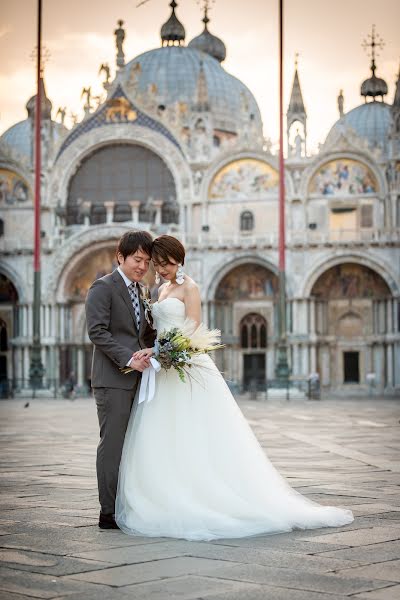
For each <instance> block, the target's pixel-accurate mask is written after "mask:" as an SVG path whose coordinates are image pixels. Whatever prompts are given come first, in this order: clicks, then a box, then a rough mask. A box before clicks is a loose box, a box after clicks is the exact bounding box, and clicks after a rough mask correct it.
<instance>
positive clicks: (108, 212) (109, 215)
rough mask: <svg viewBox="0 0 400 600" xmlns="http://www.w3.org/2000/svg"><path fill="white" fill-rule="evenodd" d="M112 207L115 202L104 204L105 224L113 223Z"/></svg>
mask: <svg viewBox="0 0 400 600" xmlns="http://www.w3.org/2000/svg"><path fill="white" fill-rule="evenodd" d="M114 206H115V202H113V201H109V202H104V208H105V209H106V223H112V222H113V221H114Z"/></svg>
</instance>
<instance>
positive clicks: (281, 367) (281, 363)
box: [275, 0, 290, 387]
mask: <svg viewBox="0 0 400 600" xmlns="http://www.w3.org/2000/svg"><path fill="white" fill-rule="evenodd" d="M285 250H286V242H285V163H284V160H283V0H279V299H278V325H279V331H278V335H279V340H278V356H277V362H276V366H275V376H276V379H277V380H278V385H279V386H280V387H287V385H288V381H289V374H290V371H289V365H288V359H287V339H286V274H285V268H286V262H285V258H286V257H285Z"/></svg>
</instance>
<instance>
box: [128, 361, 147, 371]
mask: <svg viewBox="0 0 400 600" xmlns="http://www.w3.org/2000/svg"><path fill="white" fill-rule="evenodd" d="M129 366H130V368H131V369H135V371H139V372H140V373H143V371H144V370H145V369H147V367H149V366H150V360H149V359H148V358H146V357H143V358H138V359H135V358H134V357H132V360H131V361H130V363H129Z"/></svg>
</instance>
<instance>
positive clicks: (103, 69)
mask: <svg viewBox="0 0 400 600" xmlns="http://www.w3.org/2000/svg"><path fill="white" fill-rule="evenodd" d="M102 73H104V74H105V76H106V79H105V81H103V83H108V82H109V81H110V67H109V66H108V64H107V63H102V64H101V65H100V69H99V75H101V74H102Z"/></svg>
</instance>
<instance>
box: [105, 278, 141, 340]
mask: <svg viewBox="0 0 400 600" xmlns="http://www.w3.org/2000/svg"><path fill="white" fill-rule="evenodd" d="M112 279H113V281H114V283H115V284H116V287H117V290H118V292H119V293H120V294H121V296H122V298H123V300H124V302H125V304H126V306H127V307H128V310H129V312H130V313H131V317H132V319H133V324H134V326H135V329H136V330H137V325H136V317H135V311H134V309H133V304H132V300H131V297H130V295H129V292H128V288H127V287H126V285H125V281H124V280H123V279H122V277H121V275H120V274H119V273H118V271H117V270H115V271H113V274H112ZM140 310H141V311H142V308H141V309H140ZM140 323H142V320H140Z"/></svg>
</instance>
